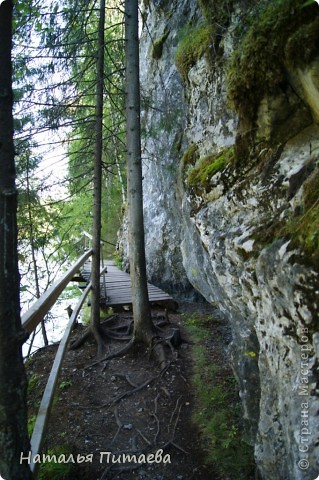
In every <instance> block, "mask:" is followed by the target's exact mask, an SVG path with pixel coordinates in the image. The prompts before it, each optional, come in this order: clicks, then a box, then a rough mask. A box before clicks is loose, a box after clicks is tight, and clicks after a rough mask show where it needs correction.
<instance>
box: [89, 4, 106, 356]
mask: <svg viewBox="0 0 319 480" xmlns="http://www.w3.org/2000/svg"><path fill="white" fill-rule="evenodd" d="M104 28H105V0H101V1H100V18H99V33H98V56H97V84H96V120H95V121H96V124H95V158H94V180H93V184H94V185H93V188H94V205H93V231H92V236H93V245H92V248H93V257H92V274H91V281H92V303H91V328H92V332H93V334H94V337H95V339H96V341H97V344H98V353H97V355H98V356H100V355H102V353H103V343H102V339H101V335H100V263H101V253H100V248H101V206H102V151H103V138H102V129H103V85H104Z"/></svg>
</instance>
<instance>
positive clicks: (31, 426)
mask: <svg viewBox="0 0 319 480" xmlns="http://www.w3.org/2000/svg"><path fill="white" fill-rule="evenodd" d="M36 419H37V416H36V415H31V417H28V434H29V437H31V436H32V433H33V429H34V425H35V422H36Z"/></svg>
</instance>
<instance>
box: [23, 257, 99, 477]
mask: <svg viewBox="0 0 319 480" xmlns="http://www.w3.org/2000/svg"><path fill="white" fill-rule="evenodd" d="M92 253H93V251H92V249H89V250H88V251H86V252H85V253H84V254H83V255H82V256H81V257H80V258H79V259H78V260H77V261H76V262H75V263H74V265H72V267H70V269H69V270H68V271H67V272H66V273H65V274H64V275H63V276H62V277H61V278H60V279H59V280H57V281H56V282H55V283H54V284H53V285H52V286H51V287H50V288H48V290H46V292H45V293H44V294H43V295H42V296H41V297H40V298H39V299H38V300H37V301H36V302H35V303H34V304H33V305H32V306H31V308H30V309H29V310H28V311H27V312H26V313H25V314H24V315H23V316H22V319H21V321H22V327H23V328H24V329H25V330H26V331H27V332H28V333H31V332H33V331H34V330H35V329H36V327H37V326H38V324H39V323H40V322H41V321H42V320H43V318H44V316H45V315H46V314H47V313H48V311H49V310H50V308H51V307H52V306H53V305H54V303H55V302H56V300H57V299H58V297H59V296H60V294H61V293H62V291H63V290H64V289H65V287H66V286H67V285H68V283H69V282H70V280H72V278H73V277H74V274H75V273H77V272H78V271H79V269H80V268H81V266H82V265H83V264H84V263H85V262H86V260H87V259H88V258H89V257H90V256H91V255H92ZM104 271H105V268H102V271H101V275H102V274H104ZM91 288H92V285H91V283H89V284H88V285H87V287H86V288H85V290H84V291H83V293H82V295H81V298H80V300H79V301H78V303H77V305H76V307H75V309H74V310H73V312H72V315H71V317H70V319H69V322H68V324H67V327H66V329H65V331H64V335H63V338H62V340H61V341H60V344H59V348H58V350H57V353H56V356H55V359H54V362H53V366H52V369H51V373H50V375H49V379H48V382H47V384H46V387H45V390H44V393H43V397H42V400H41V404H40V407H39V412H38V416H37V418H36V422H35V425H34V429H33V433H32V437H31V452H32V459H31V464H30V467H31V470H32V471H33V474H34V478H37V474H38V469H39V463H38V462H36V463H34V462H33V461H32V460H33V458H34V456H35V455H37V454H38V453H40V452H41V448H42V445H43V440H44V435H45V431H46V427H47V424H48V419H49V415H50V411H51V407H52V403H53V397H54V393H55V389H56V385H57V380H58V376H59V373H60V370H61V366H62V361H63V358H64V355H65V352H66V348H67V344H68V341H69V338H70V334H71V331H72V327H73V325H74V323H75V321H76V319H77V317H78V315H79V313H80V310H81V308H82V305H83V303H84V301H85V299H86V297H87V295H88V293H89V291H90V290H91Z"/></svg>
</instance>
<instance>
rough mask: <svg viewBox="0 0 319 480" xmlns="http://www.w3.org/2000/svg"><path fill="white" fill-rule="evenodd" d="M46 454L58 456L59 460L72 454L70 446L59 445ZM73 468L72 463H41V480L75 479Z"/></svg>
mask: <svg viewBox="0 0 319 480" xmlns="http://www.w3.org/2000/svg"><path fill="white" fill-rule="evenodd" d="M46 454H47V455H56V457H57V458H58V457H59V456H60V455H65V457H66V458H67V457H68V456H69V455H70V454H71V451H70V448H69V446H68V445H57V446H55V447H53V448H52V449H49V450H48V451H47V452H46ZM72 468H73V464H72V463H58V462H54V461H53V462H45V463H41V466H40V472H39V480H68V479H71V478H74V477H73V475H72Z"/></svg>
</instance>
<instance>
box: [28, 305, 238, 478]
mask: <svg viewBox="0 0 319 480" xmlns="http://www.w3.org/2000/svg"><path fill="white" fill-rule="evenodd" d="M194 314H195V315H198V314H200V315H206V316H207V317H210V316H212V315H214V310H213V308H212V307H211V306H210V305H208V304H205V303H196V304H194V303H182V304H180V306H179V310H178V311H177V312H175V313H170V314H169V321H170V322H171V323H170V324H168V325H167V326H166V327H165V328H166V332H167V333H168V334H169V333H170V331H172V329H173V328H176V327H178V328H179V329H180V331H181V335H182V339H183V341H182V343H181V345H180V346H179V347H178V348H177V349H176V350H174V352H172V351H171V349H168V355H169V356H170V358H171V363H170V365H169V367H168V369H167V370H166V371H165V373H162V374H161V372H160V370H159V368H158V367H157V365H156V364H155V363H154V362H153V360H152V359H150V358H149V356H148V355H147V353H145V351H144V352H136V351H135V352H132V351H131V352H129V353H128V354H126V355H125V356H122V357H119V358H114V359H112V360H110V361H108V362H102V363H98V364H96V365H92V363H93V362H94V360H95V354H96V345H95V344H94V341H93V340H90V341H87V342H86V343H85V344H84V345H82V346H81V347H80V348H79V349H77V350H68V352H67V353H66V357H65V359H64V363H63V368H62V372H61V374H60V377H59V380H58V387H57V393H56V395H55V401H54V406H53V409H52V413H51V417H50V423H49V428H48V432H47V436H46V441H45V446H44V452H46V453H51V454H54V453H55V454H56V455H57V456H58V455H60V454H65V455H66V457H68V455H70V454H73V458H74V460H75V462H76V463H70V464H59V465H56V464H46V465H45V466H42V468H41V471H42V476H41V478H44V479H45V478H49V479H50V480H54V479H60V480H63V479H77V480H125V479H126V480H135V479H136V480H173V479H174V480H175V479H177V480H191V479H194V480H195V479H196V480H227V479H228V476H227V475H225V474H223V475H221V474H220V473H218V468H217V467H216V466H215V465H214V464H212V463H209V462H208V461H207V449H208V443H207V439H205V438H204V436H203V435H202V432H201V431H200V429H199V427H198V426H197V425H196V424H195V422H194V421H193V418H194V410H195V408H196V403H197V397H196V392H195V390H194V387H193V381H192V376H193V373H194V372H193V348H194V345H195V344H196V339H194V338H192V336H191V334H190V331H189V329H187V328H186V327H185V319H186V318H192V315H194ZM153 315H154V317H155V318H160V316H161V315H163V312H162V311H159V310H154V311H153ZM128 317H129V313H128V312H126V313H122V314H120V315H119V320H120V321H123V322H125V321H127V319H128ZM83 328H84V327H83V325H81V324H79V325H77V326H75V327H74V330H73V332H72V339H73V340H74V339H76V338H78V337H79V335H80V334H81V332H82V331H83ZM209 328H210V329H211V332H210V335H207V336H206V337H205V340H203V345H202V346H203V347H204V348H205V349H206V351H207V352H208V354H209V355H210V357H211V359H212V362H214V364H217V365H218V364H219V365H220V368H221V369H222V370H221V371H224V370H225V368H226V369H228V370H229V365H228V357H227V345H228V344H229V342H230V332H229V328H228V326H227V324H226V323H225V322H218V323H216V322H215V323H214V322H212V323H211V324H210V326H209ZM122 346H123V342H118V341H114V340H112V341H111V343H110V347H109V348H110V351H113V349H118V348H120V347H122ZM56 350H57V345H51V346H49V347H47V348H43V349H40V350H39V351H37V352H36V353H35V354H34V355H33V356H32V357H31V359H30V360H29V361H28V364H27V372H28V377H29V399H28V403H29V418H30V419H31V420H30V423H32V419H34V418H35V416H36V414H37V409H38V407H39V403H40V399H41V395H42V392H43V389H44V386H45V384H46V381H47V377H48V374H49V372H50V368H51V365H52V362H53V359H54V356H55V353H56ZM232 407H233V399H230V400H229V405H226V408H230V409H231V408H232ZM125 454H129V455H133V457H132V458H131V460H133V461H131V462H130V461H128V460H130V459H129V458H128V457H125ZM78 455H81V456H82V457H86V459H87V460H89V461H87V462H83V463H80V462H77V456H78ZM134 455H135V457H134ZM148 455H151V456H149V457H148ZM152 455H153V456H152ZM135 459H136V461H137V462H139V463H135ZM144 460H146V462H145V463H144Z"/></svg>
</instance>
